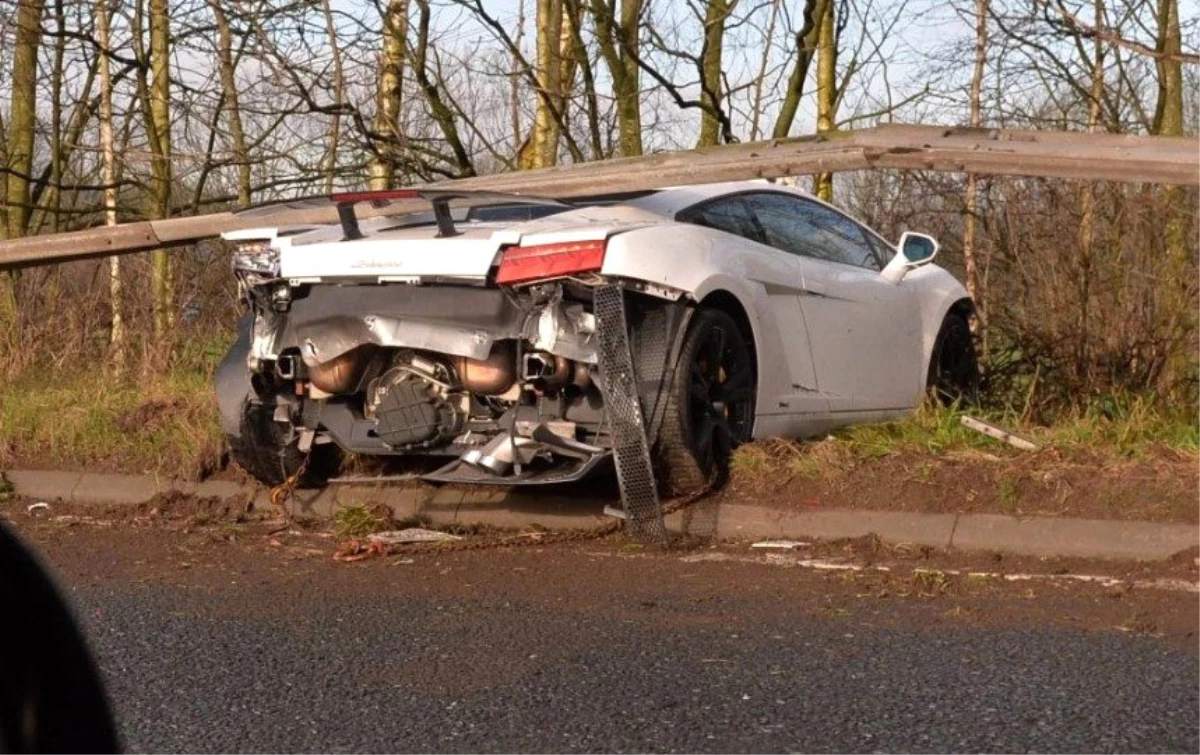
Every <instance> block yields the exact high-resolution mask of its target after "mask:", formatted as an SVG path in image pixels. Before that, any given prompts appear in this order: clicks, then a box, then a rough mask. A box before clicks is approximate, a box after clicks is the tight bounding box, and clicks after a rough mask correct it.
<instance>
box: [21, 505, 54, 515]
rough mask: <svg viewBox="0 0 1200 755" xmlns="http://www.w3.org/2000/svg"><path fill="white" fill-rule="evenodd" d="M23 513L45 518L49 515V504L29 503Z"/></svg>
mask: <svg viewBox="0 0 1200 755" xmlns="http://www.w3.org/2000/svg"><path fill="white" fill-rule="evenodd" d="M25 513H26V514H29V515H30V516H47V515H48V514H49V513H50V504H48V503H46V502H45V501H38V502H37V503H31V504H29V506H27V507H26V508H25Z"/></svg>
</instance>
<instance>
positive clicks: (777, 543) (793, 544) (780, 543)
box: [750, 540, 812, 551]
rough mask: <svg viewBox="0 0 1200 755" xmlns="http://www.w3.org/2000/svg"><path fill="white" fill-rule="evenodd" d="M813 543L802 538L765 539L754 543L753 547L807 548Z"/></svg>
mask: <svg viewBox="0 0 1200 755" xmlns="http://www.w3.org/2000/svg"><path fill="white" fill-rule="evenodd" d="M810 545H812V543H806V542H803V541H801V540H763V541H762V542H759V543H754V544H753V545H751V546H750V547H751V548H778V549H779V550H788V551H790V550H793V549H795V548H807V547H808V546H810Z"/></svg>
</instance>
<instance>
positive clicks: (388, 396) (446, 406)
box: [363, 351, 471, 449]
mask: <svg viewBox="0 0 1200 755" xmlns="http://www.w3.org/2000/svg"><path fill="white" fill-rule="evenodd" d="M456 382H457V381H456V380H455V376H454V375H452V374H451V373H450V370H449V368H448V367H447V366H446V365H444V364H442V363H440V362H437V361H434V360H432V359H427V358H425V357H423V356H420V355H418V354H415V353H413V352H411V351H401V352H400V353H399V354H397V355H396V358H395V361H394V362H393V366H392V367H391V368H390V369H388V370H387V371H386V372H384V373H383V374H382V375H380V376H379V377H377V378H375V379H374V380H372V381H371V383H370V385H369V386H368V387H367V395H366V403H365V405H364V407H363V409H364V412H363V413H364V414H365V415H366V416H367V417H368V418H371V419H374V420H375V423H376V429H375V434H376V435H377V436H378V437H379V438H380V440H382V441H383V442H384V443H386V444H387V445H388V446H390V447H391V448H396V449H414V448H426V447H429V446H436V445H440V444H443V443H446V442H449V441H450V440H451V439H453V438H454V437H455V436H456V435H458V434H459V433H460V432H462V429H463V426H464V425H465V424H466V419H467V415H468V410H469V405H470V400H471V398H470V396H469V395H468V394H467V392H466V391H464V390H463V389H462V387H461V386H456V385H455V383H456Z"/></svg>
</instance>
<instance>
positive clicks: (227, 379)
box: [217, 191, 683, 485]
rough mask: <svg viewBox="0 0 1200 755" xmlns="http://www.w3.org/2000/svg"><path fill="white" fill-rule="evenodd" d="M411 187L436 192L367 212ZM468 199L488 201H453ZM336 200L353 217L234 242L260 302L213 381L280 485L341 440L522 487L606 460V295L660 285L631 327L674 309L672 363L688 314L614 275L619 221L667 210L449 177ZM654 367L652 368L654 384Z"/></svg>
mask: <svg viewBox="0 0 1200 755" xmlns="http://www.w3.org/2000/svg"><path fill="white" fill-rule="evenodd" d="M414 198H419V199H422V200H424V201H426V202H429V203H430V204H431V205H432V207H431V208H430V209H428V210H423V211H418V212H416V213H415V214H414V213H410V214H409V215H407V216H403V217H377V218H372V219H369V220H366V221H360V220H359V218H358V216H357V214H356V213H355V211H354V207H355V206H356V205H359V204H360V203H363V202H371V203H372V204H374V205H379V204H380V203H381V202H386V201H396V200H399V199H403V200H412V199H414ZM464 198H465V199H467V200H468V203H470V202H471V200H474V204H472V206H470V207H461V206H460V207H455V206H453V204H454V202H455V200H462V199H464ZM334 201H338V203H339V215H340V216H341V218H342V223H341V225H340V226H332V227H320V228H299V229H296V228H293V229H269V228H268V229H260V230H256V231H245V232H238V233H235V234H229V235H228V236H227V237H226V238H227V240H228V241H230V242H231V243H233V244H234V245H235V246H236V251H235V253H234V270H235V274H236V276H237V280H238V286H239V294H240V296H241V298H242V300H243V302H244V303H245V304H246V305H247V307H248V314H247V318H246V320H245V321H244V322H243V329H242V334H241V337H240V338H239V341H238V343H237V344H236V345H235V346H234V348H233V349H232V350H231V352H230V354H229V356H228V357H227V358H226V360H225V362H224V363H223V364H222V366H221V369H220V370H219V372H218V375H217V388H218V400H219V403H220V406H221V418H222V425H223V429H224V431H225V433H226V434H227V436H228V437H229V440H230V446H231V449H232V453H233V455H234V457H235V459H236V460H237V461H238V462H239V463H240V464H241V465H242V466H243V467H245V468H246V469H247V470H248V471H250V472H251V473H252V474H254V475H255V476H256V477H258V478H259V479H260V480H262V481H263V482H264V483H267V484H271V485H274V484H278V483H279V482H281V481H283V480H284V479H287V478H288V477H289V476H291V475H294V474H298V473H299V472H300V471H301V469H302V466H301V465H304V464H307V467H306V468H305V469H306V474H307V481H308V482H310V483H319V482H320V481H321V480H320V476H321V475H322V473H323V472H325V471H327V470H328V469H329V468H330V465H328V464H325V463H324V461H328V460H329V459H330V458H331V457H333V456H335V455H336V454H337V451H338V450H339V449H340V450H342V451H347V452H350V453H353V454H360V455H369V456H401V455H424V456H441V457H445V458H446V464H445V465H443V466H442V467H441V468H440V469H438V470H437V471H435V472H433V473H432V474H430V475H428V476H427V479H429V480H432V481H439V482H469V483H492V484H506V485H511V484H538V483H543V484H544V483H556V482H567V481H572V480H577V479H580V478H582V477H584V476H586V475H588V474H590V473H591V472H593V471H594V470H596V469H597V468H599V467H601V466H603V465H604V464H605V463H606V462H607V460H608V459H609V458H610V457H611V453H612V449H613V446H614V443H613V434H612V422H611V421H610V418H609V417H608V416H607V411H606V403H608V402H606V400H605V395H606V393H605V389H606V385H605V372H604V370H603V369H602V365H601V356H600V354H601V349H600V343H601V339H600V337H599V328H600V324H599V323H598V320H597V317H596V310H595V293H596V291H597V289H598V288H599V287H606V286H612V285H614V284H616V285H619V286H621V288H622V296H625V295H626V294H625V293H624V290H625V289H626V288H627V289H628V290H629V291H631V292H634V293H633V294H632V296H634V297H635V298H641V297H644V300H645V302H646V304H645V306H644V307H643V306H638V307H634V308H633V309H634V311H631V313H630V317H631V327H632V326H634V325H637V323H639V322H640V321H641V319H642V318H641V315H640V314H639V313H640V311H641V310H642V309H653V310H655V311H656V312H659V313H673V314H669V315H668V316H666V317H664V316H662V315H661V314H659V315H656V317H655V318H652V319H653V320H654V323H655V327H656V328H659V330H656V331H655V332H654V334H653V338H652V339H651V340H653V341H654V343H655V344H657V351H659V352H661V356H662V359H660V360H658V361H661V362H663V363H665V362H666V361H667V358H666V357H667V355H666V351H665V347H666V344H667V343H668V341H669V340H670V333H669V332H667V331H666V330H662V328H672V329H673V328H677V327H678V324H679V321H680V318H681V316H682V311H683V307H682V304H681V302H680V297H681V295H682V294H681V292H672V291H668V290H663V289H656V290H653V291H649V290H647V289H646V287H645V286H644V285H643V284H640V283H638V282H636V281H614V280H611V279H609V278H606V277H605V276H603V275H601V270H602V269H603V264H604V257H605V252H606V247H607V244H608V243H609V240H610V239H611V238H612V237H613V236H614V235H616V234H619V233H622V232H624V231H626V230H629V229H632V228H637V227H643V226H645V225H647V224H651V223H655V222H661V218H658V217H657V216H653V215H651V214H649V213H645V212H641V211H637V210H631V209H629V208H599V209H598V208H590V209H589V208H573V207H571V206H567V205H563V204H560V203H557V202H551V201H545V200H535V199H529V198H526V197H503V196H495V195H487V196H483V197H479V196H473V195H467V194H461V193H455V194H450V193H446V192H420V193H418V192H412V191H406V192H392V193H389V194H385V195H381V194H362V195H351V196H348V197H342V198H340V199H339V198H338V197H335V198H334ZM514 220H515V221H516V222H513V221H514ZM610 290H611V289H610ZM633 329H634V330H635V331H637V328H636V327H635V328H633ZM656 376H658V377H661V369H658V370H656V369H654V368H653V367H652V368H651V369H649V370H648V372H647V375H643V376H642V377H643V378H644V379H646V380H648V383H647V385H648V386H649V387H647V388H646V390H647V391H648V392H649V393H653V391H654V390H656V388H655V387H654V385H652V384H653V383H655V380H656ZM608 387H611V386H608ZM310 454H311V458H310ZM314 460H315V462H314Z"/></svg>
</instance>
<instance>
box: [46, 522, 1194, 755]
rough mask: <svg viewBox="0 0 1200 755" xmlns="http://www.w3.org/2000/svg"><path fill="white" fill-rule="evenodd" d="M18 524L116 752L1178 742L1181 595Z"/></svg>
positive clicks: (561, 552) (1072, 747)
mask: <svg viewBox="0 0 1200 755" xmlns="http://www.w3.org/2000/svg"><path fill="white" fill-rule="evenodd" d="M24 534H25V536H26V537H28V538H30V539H31V540H32V541H33V542H34V543H35V544H36V547H37V548H38V549H39V551H40V552H41V553H42V554H43V557H44V558H45V559H46V561H47V562H48V563H49V564H50V565H51V566H52V568H53V570H54V572H55V574H56V576H57V578H58V580H59V582H60V584H61V585H63V588H64V592H66V593H67V594H68V595H69V597H70V600H71V601H72V603H73V604H74V605H75V607H76V609H77V612H78V614H79V616H80V617H81V619H82V621H83V624H84V626H85V628H86V631H87V633H88V635H89V637H90V640H91V643H92V645H93V648H94V650H95V651H96V654H97V657H98V661H99V664H100V666H101V668H102V671H103V674H104V677H105V680H106V683H107V685H108V690H109V694H110V696H111V698H112V701H113V704H114V707H115V711H116V715H117V717H118V719H119V726H120V729H121V732H122V736H123V739H124V743H125V745H126V747H127V749H129V750H136V751H221V750H223V751H263V750H273V751H333V752H344V751H368V750H369V751H447V752H480V751H505V752H513V751H530V752H575V751H654V752H659V751H662V752H677V751H686V752H730V751H734V752H773V751H803V752H825V751H839V752H842V751H856V752H871V751H888V752H890V751H1040V752H1054V751H1097V752H1116V751H1134V752H1137V751H1174V752H1193V753H1194V752H1197V750H1198V749H1200V736H1198V729H1200V712H1198V710H1200V695H1198V686H1200V677H1198V669H1197V659H1196V649H1195V641H1196V638H1195V634H1194V630H1195V621H1196V617H1195V615H1194V614H1195V611H1196V597H1195V595H1194V594H1185V593H1175V594H1168V593H1165V592H1161V591H1155V593H1154V594H1149V592H1142V591H1132V592H1130V591H1121V590H1112V589H1105V588H1099V587H1094V586H1075V587H1058V586H1052V585H1040V584H1039V585H1037V586H1036V587H1033V586H1029V585H995V584H990V583H989V584H982V583H980V584H975V583H968V582H961V583H951V584H949V585H940V584H939V585H933V584H932V583H931V582H930V580H928V579H922V580H921V581H920V582H919V583H918V581H916V580H914V579H912V578H911V577H907V576H906V577H900V576H886V575H883V576H880V575H877V576H874V577H871V576H866V575H846V574H827V573H819V572H814V571H811V570H805V569H797V568H781V567H779V566H768V565H761V564H748V563H736V562H728V561H712V562H709V561H704V562H696V561H686V560H683V559H681V557H680V555H678V554H675V555H670V556H648V555H639V554H636V553H630V552H628V551H627V550H624V549H622V548H621V547H620V546H619V545H611V544H610V545H597V544H581V545H575V546H559V547H550V548H540V549H519V550H500V551H496V550H493V551H481V552H466V553H455V554H443V555H433V554H420V555H416V556H414V557H413V559H412V563H406V559H397V558H389V559H376V560H373V561H371V562H367V563H363V564H354V565H342V564H335V563H333V562H331V561H330V559H329V558H328V555H329V550H330V548H328V547H327V546H328V543H327V542H325V543H322V542H317V541H314V540H313V539H312V538H299V539H296V540H294V541H293V540H288V539H287V538H283V539H282V540H276V541H275V542H271V539H269V538H265V537H257V538H246V537H244V536H242V537H238V536H237V535H236V534H235V538H237V542H236V543H230V542H228V541H226V540H224V539H222V538H225V537H227V535H226V534H225V533H224V532H223V531H222V532H221V533H219V534H218V533H214V532H207V533H191V534H179V533H165V532H158V531H155V530H146V531H141V532H135V533H132V534H130V533H127V532H119V531H112V530H99V529H89V528H72V529H70V530H64V531H61V532H51V531H38V530H34V531H32V532H30V531H26V532H25V533H24ZM323 548H324V550H323ZM926 588H929V589H926ZM1122 630H1124V631H1122ZM1188 632H1191V633H1192V634H1190V636H1189V635H1188ZM1155 635H1167V636H1165V637H1164V636H1155Z"/></svg>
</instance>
